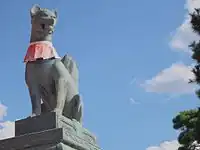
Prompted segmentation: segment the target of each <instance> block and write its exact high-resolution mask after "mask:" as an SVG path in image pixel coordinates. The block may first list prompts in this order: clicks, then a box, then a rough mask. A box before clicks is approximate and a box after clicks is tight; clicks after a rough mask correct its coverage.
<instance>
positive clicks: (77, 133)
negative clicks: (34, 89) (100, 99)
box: [0, 112, 100, 150]
mask: <svg viewBox="0 0 200 150" xmlns="http://www.w3.org/2000/svg"><path fill="white" fill-rule="evenodd" d="M0 150H100V148H99V147H98V146H97V143H96V138H95V137H94V136H93V135H92V134H91V133H90V132H89V131H88V130H86V129H85V128H83V127H82V126H81V125H80V124H79V123H78V122H76V121H75V120H73V121H72V120H70V119H68V118H65V117H64V116H59V115H57V114H56V113H54V112H51V113H47V114H44V115H41V116H36V117H33V118H27V119H23V120H19V121H16V122H15V137H14V138H10V139H5V140H1V141H0Z"/></svg>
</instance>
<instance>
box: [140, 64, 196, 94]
mask: <svg viewBox="0 0 200 150" xmlns="http://www.w3.org/2000/svg"><path fill="white" fill-rule="evenodd" d="M193 78H194V75H193V73H192V72H191V66H186V65H184V64H183V63H175V64H172V65H171V66H170V67H169V68H166V69H164V70H163V71H161V72H160V73H159V74H157V75H156V76H155V77H153V78H152V79H150V80H146V81H145V83H144V84H142V86H143V87H144V88H145V90H146V91H147V92H156V93H167V94H175V95H176V94H190V93H194V90H195V87H196V85H194V84H189V83H188V81H189V79H193Z"/></svg>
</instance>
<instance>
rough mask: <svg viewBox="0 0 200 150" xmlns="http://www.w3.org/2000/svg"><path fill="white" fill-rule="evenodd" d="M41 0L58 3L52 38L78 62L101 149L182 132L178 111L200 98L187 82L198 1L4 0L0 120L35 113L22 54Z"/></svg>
mask: <svg viewBox="0 0 200 150" xmlns="http://www.w3.org/2000/svg"><path fill="white" fill-rule="evenodd" d="M35 3H37V4H40V5H41V7H47V8H52V9H53V8H56V9H57V10H58V16H59V18H58V19H59V20H58V23H57V26H56V31H55V35H54V39H53V44H54V46H55V47H56V49H57V51H58V53H59V54H60V55H61V56H63V55H64V54H65V53H69V54H70V55H72V56H73V57H74V59H75V60H76V61H77V62H78V66H79V71H80V92H81V94H82V95H83V101H84V126H85V127H86V128H88V129H89V130H91V131H92V132H94V133H95V134H96V135H97V138H98V142H99V145H100V146H101V147H102V149H105V150H122V149H136V150H146V149H147V148H148V147H150V146H154V145H158V146H159V144H160V143H162V142H163V141H172V140H175V139H176V136H177V133H176V132H175V130H173V128H172V121H171V120H172V118H173V117H174V116H175V115H176V114H177V113H178V112H179V111H182V110H185V109H190V108H194V107H197V105H198V104H199V102H198V99H197V98H196V96H195V95H194V91H193V87H192V86H189V85H188V84H187V83H186V82H187V80H188V78H189V77H191V76H192V75H191V73H190V71H189V70H188V66H190V65H191V64H192V63H193V61H192V60H191V58H190V53H189V51H188V49H187V44H189V42H190V41H191V40H192V39H196V38H197V37H196V36H195V35H194V34H192V33H191V30H190V27H189V25H188V19H187V17H185V15H186V14H187V11H191V10H192V8H193V7H194V6H200V5H199V2H196V1H195V0H187V1H186V2H185V1H174V0H168V1H160V0H154V1H135V0H56V1H55V0H32V1H22V0H21V1H12V0H4V1H1V2H0V18H1V20H2V21H1V25H0V33H1V36H0V39H1V42H0V43H1V52H2V56H3V57H1V70H2V71H1V72H2V73H1V74H0V79H1V86H0V90H1V94H0V101H1V103H2V106H1V107H0V108H2V110H1V109H0V110H1V111H0V114H3V113H5V112H6V113H7V115H6V116H4V117H3V120H2V121H1V122H5V123H6V122H8V121H11V122H13V121H15V120H16V119H20V118H24V117H27V116H28V115H30V113H31V104H30V99H29V94H28V91H27V88H26V85H25V81H24V64H23V57H24V55H25V53H26V49H27V47H28V45H29V36H30V26H31V25H30V16H29V14H30V13H29V10H30V8H31V7H32V5H33V4H35ZM197 4H198V5H197ZM184 5H185V9H184ZM160 72H161V73H160ZM5 106H6V107H7V109H5ZM1 112H2V113H1ZM0 124H1V123H0ZM2 124H3V123H2ZM12 131H13V130H12ZM0 134H1V132H0ZM2 134H3V132H2ZM0 136H1V135H0ZM161 146H162V145H161ZM148 150H154V149H153V148H149V149H148ZM155 150H157V149H155ZM158 150H163V149H162V147H161V148H160V149H158ZM170 150H172V149H170Z"/></svg>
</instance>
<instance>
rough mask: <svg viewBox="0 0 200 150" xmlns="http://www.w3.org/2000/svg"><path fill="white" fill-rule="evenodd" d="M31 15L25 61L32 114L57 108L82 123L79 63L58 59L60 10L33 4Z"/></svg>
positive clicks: (67, 59)
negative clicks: (56, 38)
mask: <svg viewBox="0 0 200 150" xmlns="http://www.w3.org/2000/svg"><path fill="white" fill-rule="evenodd" d="M30 15H31V24H32V29H31V38H30V45H29V47H28V50H27V53H26V56H25V58H24V62H25V63H26V70H25V80H26V84H27V86H28V90H29V93H30V98H31V103H32V116H36V115H40V114H41V113H45V112H49V111H55V112H57V113H59V114H62V115H64V116H66V117H67V118H70V119H75V120H77V121H78V122H80V123H81V122H82V109H83V108H82V107H83V106H82V101H81V98H80V96H79V94H78V69H77V66H76V63H75V61H74V60H73V59H72V58H71V57H70V56H68V55H65V56H64V57H63V58H62V59H61V58H59V56H58V54H57V52H56V50H55V48H54V47H53V44H52V35H53V32H54V28H55V25H56V21H57V12H56V11H54V10H49V9H43V8H40V7H39V5H34V6H33V7H32V8H31V10H30ZM41 100H42V101H41ZM42 102H43V103H42Z"/></svg>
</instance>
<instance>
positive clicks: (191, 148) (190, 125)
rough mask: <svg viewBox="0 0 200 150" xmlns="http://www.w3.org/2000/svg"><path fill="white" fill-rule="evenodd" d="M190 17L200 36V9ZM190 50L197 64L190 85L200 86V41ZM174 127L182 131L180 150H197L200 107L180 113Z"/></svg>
mask: <svg viewBox="0 0 200 150" xmlns="http://www.w3.org/2000/svg"><path fill="white" fill-rule="evenodd" d="M190 16H191V21H190V23H191V26H192V29H193V31H194V32H195V33H196V34H197V35H199V36H200V9H195V11H194V12H193V13H192V14H190ZM189 48H191V50H192V52H193V55H192V59H193V60H194V61H195V62H196V65H195V66H194V68H193V69H192V72H193V74H194V75H195V78H194V79H191V80H190V81H189V83H195V84H198V85H200V40H199V41H194V42H192V43H191V44H190V45H189ZM196 95H197V97H198V98H200V90H197V91H196ZM173 127H174V129H175V130H179V131H180V134H179V136H178V142H179V144H180V145H181V146H180V147H179V149H178V150H195V149H196V148H197V147H199V144H198V143H200V107H199V108H198V109H192V110H186V111H183V112H180V113H179V114H178V115H177V116H176V117H174V118H173Z"/></svg>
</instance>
